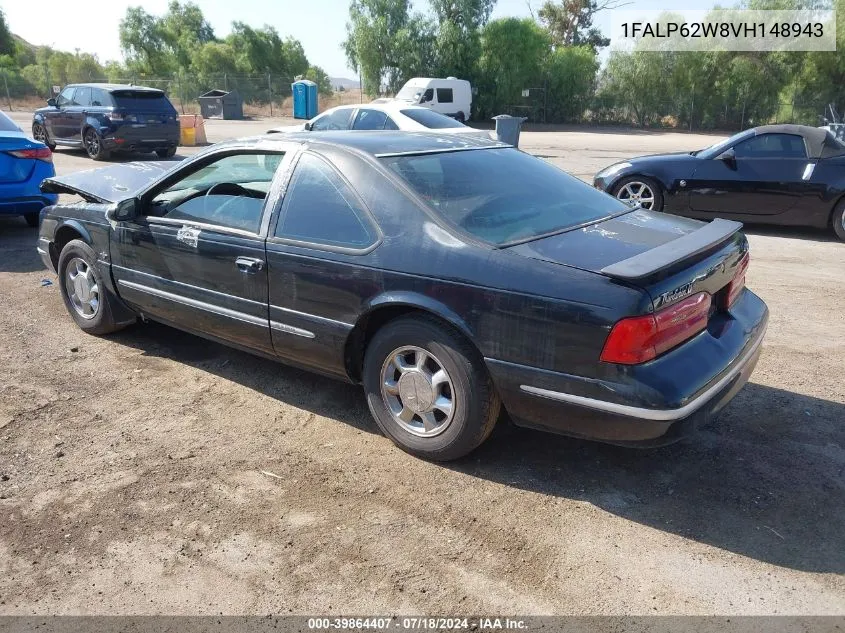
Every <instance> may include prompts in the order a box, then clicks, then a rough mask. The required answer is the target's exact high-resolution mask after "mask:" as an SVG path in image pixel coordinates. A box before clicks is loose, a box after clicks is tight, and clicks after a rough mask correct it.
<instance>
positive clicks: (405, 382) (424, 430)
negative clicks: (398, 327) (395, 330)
mask: <svg viewBox="0 0 845 633" xmlns="http://www.w3.org/2000/svg"><path fill="white" fill-rule="evenodd" d="M381 378H382V380H381V396H382V398H383V399H384V403H385V405H386V406H387V410H388V411H389V412H390V414H391V416H393V420H394V421H395V422H396V423H397V424H398V425H399V426H400V427H402V428H403V429H405V430H406V431H408V433H411V434H413V435H416V436H417V437H434V436H435V435H440V434H441V433H443V431H445V430H446V429H447V428H448V427H449V424H451V422H452V419H453V418H454V416H455V398H454V393H455V392H454V389H453V388H452V379H451V378H450V377H449V374H448V373H447V372H446V370H445V369H444V368H443V363H441V362H440V361H439V360H438V359H437V357H436V356H434V354H432V353H431V352H428V351H426V350H424V349H422V348H419V347H414V346H406V347H400V348H398V349H395V350H393V351H392V352H391V353H390V354H388V356H387V360H385V361H384V365H382V368H381Z"/></svg>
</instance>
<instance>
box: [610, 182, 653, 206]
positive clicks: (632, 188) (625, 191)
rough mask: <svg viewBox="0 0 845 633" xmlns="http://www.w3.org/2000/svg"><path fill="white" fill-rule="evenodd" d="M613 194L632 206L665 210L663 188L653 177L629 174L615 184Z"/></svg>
mask: <svg viewBox="0 0 845 633" xmlns="http://www.w3.org/2000/svg"><path fill="white" fill-rule="evenodd" d="M611 194H612V195H613V196H615V197H616V198H619V199H620V200H621V201H622V202H624V203H626V204H629V205H631V206H632V207H642V208H643V209H648V210H649V211H662V210H663V190H662V189H661V188H660V185H659V184H657V183H656V182H654V181H653V180H652V179H651V178H645V177H644V176H629V177H627V178H623V179H622V180H620V181H619V182H617V183H616V184H615V185H613V189H612V191H611Z"/></svg>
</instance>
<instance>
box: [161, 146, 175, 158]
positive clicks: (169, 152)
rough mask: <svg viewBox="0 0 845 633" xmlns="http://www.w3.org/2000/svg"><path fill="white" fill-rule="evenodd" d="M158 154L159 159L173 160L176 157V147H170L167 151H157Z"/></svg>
mask: <svg viewBox="0 0 845 633" xmlns="http://www.w3.org/2000/svg"><path fill="white" fill-rule="evenodd" d="M156 154H157V155H158V157H159V158H173V157H174V156H176V146H175V145H174V146H173V147H168V148H167V149H157V150H156Z"/></svg>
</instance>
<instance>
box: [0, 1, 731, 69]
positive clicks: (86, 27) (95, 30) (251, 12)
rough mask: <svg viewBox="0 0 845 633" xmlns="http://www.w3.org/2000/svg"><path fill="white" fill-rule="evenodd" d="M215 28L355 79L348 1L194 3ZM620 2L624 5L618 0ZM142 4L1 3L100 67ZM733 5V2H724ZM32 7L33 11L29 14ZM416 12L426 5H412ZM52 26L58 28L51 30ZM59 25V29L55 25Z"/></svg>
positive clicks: (14, 19)
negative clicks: (280, 40) (256, 38)
mask: <svg viewBox="0 0 845 633" xmlns="http://www.w3.org/2000/svg"><path fill="white" fill-rule="evenodd" d="M194 1H195V2H196V4H198V5H199V6H200V8H201V9H202V11H203V14H204V15H205V18H206V20H208V21H209V23H210V24H211V26H212V27H213V28H214V32H215V34H216V35H217V37H225V36H226V35H227V34H228V33H229V30H230V26H231V23H232V22H233V21H236V20H239V21H242V22H246V23H247V24H249V25H251V26H255V27H260V26H262V25H264V24H269V25H271V26H273V27H275V28H276V30H277V31H278V32H279V33H280V34H281V35H282V36H283V37H284V36H288V35H291V36H293V37H295V38H296V39H298V40H299V41H300V42H302V46H303V48H304V49H305V54H306V55H307V56H308V60H309V62H310V63H312V64H316V65H317V66H320V67H322V68H323V70H325V71H326V72H327V73H328V74H329V76H331V77H348V78H350V79H354V78H355V74H354V72H353V71H352V70H351V69H350V68H349V67H348V66H347V62H346V57H345V55H344V54H343V51H342V50H341V48H340V43H341V42H342V41H343V40H344V39H345V37H346V21H347V17H348V14H349V0H302V1H298V2H297V1H294V0H236V1H232V0H194ZM542 1H543V0H498V2H497V4H496V8H495V10H494V11H493V17H494V18H500V17H507V16H517V17H527V16H529V15H530V11H529V4H528V3H529V2H530V3H531V6H532V7H533V8H534V10H535V11H536V10H537V8H539V6H540V5H541V4H542ZM622 1H623V2H624V1H625V0H622ZM139 4H140V5H142V6H143V7H144V9H145V10H146V11H147V12H149V13H153V14H156V15H160V14H162V13H164V12H165V11H166V10H167V4H168V0H143V1H141V0H128V1H127V0H106V1H104V2H97V3H96V9H95V10H91V11H85V10H82V9H81V6H80V4H79V3H78V2H69V1H68V0H40V1H39V2H38V3H37V5H31V4H29V2H24V1H23V0H0V8H2V9H3V11H4V12H5V14H6V22H7V23H8V25H9V28H10V30H11V31H12V33H15V34H16V35H19V36H20V37H22V38H24V39H25V40H26V41H28V42H30V43H31V44H36V45H42V46H51V47H53V48H57V49H60V50H66V51H71V52H73V51H74V50H75V49H77V48H78V49H79V50H80V52H86V53H94V54H96V55H97V56H98V57H99V59H100V61H101V62H106V61H108V60H110V59H118V60H119V59H121V58H122V55H121V52H120V41H119V39H118V24H119V23H120V20H121V18H123V16H124V14H125V13H126V8H127V7H129V6H134V5H139ZM672 4H674V3H673V2H671V1H670V0H633V1H631V2H628V3H627V4H626V5H625V6H624V8H625V9H669V8H671V6H672ZM713 4H714V2H713V1H712V0H711V1H707V0H686V1H685V2H684V3H683V6H684V8H686V9H707V8H710V7H711V6H712V5H713ZM724 4H731V3H724ZM33 6H37V8H36V9H33ZM416 6H417V7H418V8H419V9H420V10H424V9H425V8H426V7H427V3H426V2H425V0H416ZM51 25H56V26H54V27H53V28H51ZM59 25H60V26H59ZM596 25H597V26H599V27H600V28H601V29H602V30H603V31H604V32H605V33H609V32H610V16H609V14H608V12H604V13H602V14H599V16H598V18H597V20H596Z"/></svg>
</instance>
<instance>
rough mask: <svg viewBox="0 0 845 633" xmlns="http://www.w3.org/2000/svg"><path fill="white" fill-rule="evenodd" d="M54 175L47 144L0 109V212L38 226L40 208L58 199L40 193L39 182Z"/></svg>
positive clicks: (51, 195)
mask: <svg viewBox="0 0 845 633" xmlns="http://www.w3.org/2000/svg"><path fill="white" fill-rule="evenodd" d="M55 175H56V170H55V169H54V168H53V152H51V151H50V148H49V147H47V146H46V145H45V144H44V143H40V142H38V141H34V140H32V139H31V138H27V136H26V134H24V133H23V131H22V130H21V129H20V128H19V127H18V126H17V125H15V122H14V121H12V119H10V118H9V117H8V116H6V114H5V113H3V112H0V214H2V215H22V216H23V217H24V218H25V219H26V222H27V224H29V225H30V226H32V227H35V226H38V217H39V214H40V211H41V209H43V208H44V207H46V206H48V205H51V204H56V201H57V200H58V196H57V195H56V194H53V193H41V190H40V189H39V188H38V186H39V185H40V184H41V181H42V180H44V179H45V178H50V177H51V176H55Z"/></svg>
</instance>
